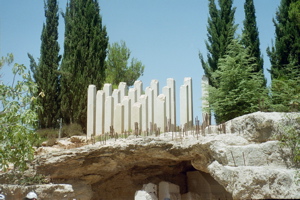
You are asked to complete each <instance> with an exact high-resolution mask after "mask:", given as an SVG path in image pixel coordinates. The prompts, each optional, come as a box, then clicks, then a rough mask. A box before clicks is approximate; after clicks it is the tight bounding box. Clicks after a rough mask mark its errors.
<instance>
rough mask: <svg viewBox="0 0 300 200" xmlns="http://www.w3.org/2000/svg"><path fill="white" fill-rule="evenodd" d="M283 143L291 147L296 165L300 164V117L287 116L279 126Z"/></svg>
mask: <svg viewBox="0 0 300 200" xmlns="http://www.w3.org/2000/svg"><path fill="white" fill-rule="evenodd" d="M279 132H280V135H279V140H280V142H281V145H282V146H284V147H288V148H290V149H291V152H292V157H293V161H294V163H295V164H296V166H299V164H300V117H299V116H298V117H295V118H292V117H287V118H286V119H285V120H284V121H283V125H282V126H280V127H279Z"/></svg>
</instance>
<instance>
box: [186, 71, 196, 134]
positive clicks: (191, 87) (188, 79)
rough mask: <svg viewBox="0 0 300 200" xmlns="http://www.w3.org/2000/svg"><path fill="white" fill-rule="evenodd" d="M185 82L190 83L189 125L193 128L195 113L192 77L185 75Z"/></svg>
mask: <svg viewBox="0 0 300 200" xmlns="http://www.w3.org/2000/svg"><path fill="white" fill-rule="evenodd" d="M184 84H185V85H188V101H189V105H188V109H189V111H188V115H189V118H188V120H189V121H188V127H189V128H191V127H192V126H193V120H194V114H193V109H194V108H193V83H192V78H191V77H185V78H184Z"/></svg>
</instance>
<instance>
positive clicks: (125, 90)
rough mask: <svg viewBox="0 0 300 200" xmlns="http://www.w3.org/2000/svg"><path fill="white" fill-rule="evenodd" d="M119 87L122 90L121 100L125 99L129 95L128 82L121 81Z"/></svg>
mask: <svg viewBox="0 0 300 200" xmlns="http://www.w3.org/2000/svg"><path fill="white" fill-rule="evenodd" d="M118 89H119V90H120V94H121V102H122V100H123V98H124V97H125V96H127V95H128V87H127V83H125V82H120V83H119V86H118Z"/></svg>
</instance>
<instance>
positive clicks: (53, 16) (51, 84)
mask: <svg viewBox="0 0 300 200" xmlns="http://www.w3.org/2000/svg"><path fill="white" fill-rule="evenodd" d="M44 7H45V17H46V23H44V24H43V29H42V35H41V50H40V53H41V56H40V59H39V63H38V64H37V63H36V62H35V60H34V58H33V56H32V55H30V54H28V56H29V59H30V67H31V70H32V72H33V77H34V79H35V82H36V83H37V85H38V93H40V92H43V93H44V94H45V96H43V97H41V98H38V105H39V106H41V108H42V110H41V111H39V112H38V119H39V127H40V128H55V127H56V125H57V119H58V118H59V114H60V112H59V110H60V106H59V75H58V68H59V62H60V60H61V56H60V55H59V50H60V47H59V44H58V42H57V39H58V23H59V22H58V20H59V16H58V4H57V0H48V1H47V3H46V2H45V6H44Z"/></svg>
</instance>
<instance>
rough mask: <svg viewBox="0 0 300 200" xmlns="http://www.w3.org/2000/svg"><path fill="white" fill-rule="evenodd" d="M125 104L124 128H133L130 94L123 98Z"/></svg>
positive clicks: (126, 129) (127, 129)
mask: <svg viewBox="0 0 300 200" xmlns="http://www.w3.org/2000/svg"><path fill="white" fill-rule="evenodd" d="M122 104H123V105H124V130H125V131H129V130H131V129H132V128H131V99H129V98H128V96H125V97H124V98H123V100H122Z"/></svg>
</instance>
